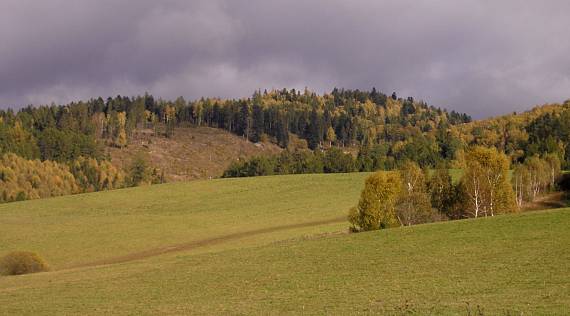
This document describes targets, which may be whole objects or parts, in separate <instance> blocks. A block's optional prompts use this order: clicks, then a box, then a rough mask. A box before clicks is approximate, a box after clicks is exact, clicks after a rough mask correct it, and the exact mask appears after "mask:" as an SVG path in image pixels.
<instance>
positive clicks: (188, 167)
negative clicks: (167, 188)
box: [107, 127, 281, 182]
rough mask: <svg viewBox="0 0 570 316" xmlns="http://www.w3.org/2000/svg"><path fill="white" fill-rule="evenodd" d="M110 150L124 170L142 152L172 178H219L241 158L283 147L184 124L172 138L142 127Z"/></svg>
mask: <svg viewBox="0 0 570 316" xmlns="http://www.w3.org/2000/svg"><path fill="white" fill-rule="evenodd" d="M107 151H108V152H109V154H110V156H111V163H112V164H113V165H115V166H117V167H119V168H122V169H124V170H128V168H129V166H130V165H131V162H132V160H133V158H134V157H136V156H138V155H142V156H143V157H144V158H145V159H146V160H147V161H148V162H149V163H150V165H151V166H153V167H155V168H158V169H159V170H160V171H162V172H164V173H165V176H166V180H167V181H168V182H171V181H186V180H194V179H208V178H218V177H220V176H221V175H222V174H223V172H224V170H226V169H227V168H228V167H229V166H230V164H231V163H232V162H234V161H236V160H237V159H247V158H251V157H253V156H263V155H273V154H278V153H279V152H280V151H281V148H279V147H278V146H277V145H274V144H271V143H268V142H265V143H256V144H254V143H252V142H249V141H247V140H245V139H244V138H243V137H239V136H237V135H234V134H231V133H229V132H227V131H224V130H222V129H217V128H210V127H181V128H176V129H175V130H174V131H173V134H172V135H171V137H169V138H165V137H159V136H154V135H153V133H152V132H151V131H148V130H143V131H139V132H138V133H136V134H135V136H133V137H132V138H131V140H130V141H129V145H128V147H124V148H117V147H112V146H109V147H107Z"/></svg>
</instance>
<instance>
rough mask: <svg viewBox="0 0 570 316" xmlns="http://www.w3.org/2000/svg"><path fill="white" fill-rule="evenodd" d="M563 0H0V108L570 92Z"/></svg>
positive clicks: (491, 108) (480, 110)
mask: <svg viewBox="0 0 570 316" xmlns="http://www.w3.org/2000/svg"><path fill="white" fill-rule="evenodd" d="M569 13H570V1H567V0H550V1H538V0H536V1H520V0H504V1H490V0H488V1H487V0H472V1H469V0H465V1H459V0H429V1H427V0H392V1H382V0H351V1H348V0H344V1H339V0H304V1H302V0H275V1H273V0H247V1H246V0H227V1H223V0H220V1H217V0H204V1H200V0H194V1H176V0H171V1H169V0H164V1H154V0H136V1H134V0H133V1H122V0H42V1H37V0H2V1H0V107H2V108H6V107H20V106H23V105H27V104H35V105H38V104H49V103H51V102H56V103H67V102H70V101H73V100H77V99H88V98H90V97H96V96H103V97H106V96H110V95H113V96H114V95H117V94H121V95H129V96H131V95H137V94H143V93H144V92H145V91H148V92H149V93H152V94H154V95H155V96H157V97H162V98H175V97H177V96H180V95H182V96H184V97H186V98H188V99H195V98H199V97H201V96H218V97H244V96H249V95H251V94H252V92H253V91H254V90H256V89H265V88H267V89H270V88H283V87H288V88H303V87H305V86H306V87H309V88H310V89H312V90H315V91H317V92H319V93H322V92H325V91H330V90H331V89H332V88H333V87H335V86H336V87H346V88H359V89H370V88H371V87H372V86H375V87H377V88H378V89H379V90H380V91H383V92H385V93H388V94H389V93H392V91H396V92H397V93H398V94H399V95H400V96H414V97H415V98H416V99H424V100H426V101H428V102H429V103H430V104H434V105H437V106H442V107H446V108H449V109H455V110H458V111H464V112H467V113H469V114H472V115H473V116H474V117H477V118H481V117H487V116H491V115H497V114H502V113H508V112H512V111H522V110H526V109H528V108H530V107H531V106H533V105H535V104H543V103H547V102H560V101H563V100H565V99H568V98H570V39H569V38H570V35H569V33H570V18H569V17H568V14H569Z"/></svg>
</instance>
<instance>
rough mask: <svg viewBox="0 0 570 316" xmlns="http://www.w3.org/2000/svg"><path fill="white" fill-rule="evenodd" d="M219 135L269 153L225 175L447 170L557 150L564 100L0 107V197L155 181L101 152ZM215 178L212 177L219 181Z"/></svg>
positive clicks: (343, 96)
mask: <svg viewBox="0 0 570 316" xmlns="http://www.w3.org/2000/svg"><path fill="white" fill-rule="evenodd" d="M193 126H207V127H213V128H219V129H223V130H226V131H228V132H230V133H233V134H236V135H239V136H241V137H243V138H244V139H246V140H248V141H251V142H254V143H258V142H261V143H267V142H271V143H274V144H277V145H279V146H280V147H282V148H283V149H284V151H283V152H282V153H281V154H280V155H278V156H275V157H255V158H253V159H251V160H247V161H236V162H235V163H234V164H233V165H232V166H231V167H230V168H229V169H228V170H227V171H226V172H225V173H224V176H229V177H231V176H252V175H264V174H285V173H308V172H348V171H372V170H392V169H397V168H399V167H400V166H401V164H402V163H404V162H405V161H414V162H416V163H417V164H418V165H419V166H420V167H422V168H434V167H438V168H439V167H442V166H445V167H453V165H454V164H457V163H460V162H461V160H462V157H463V156H464V152H465V150H466V149H467V148H468V147H470V146H472V145H480V146H485V147H495V148H497V149H498V150H499V151H501V152H504V153H506V155H507V156H508V157H509V159H510V160H511V162H513V163H523V162H524V161H525V160H527V159H528V158H531V157H534V156H545V155H546V154H554V155H556V156H557V157H559V159H560V160H561V161H562V165H563V167H568V166H570V152H567V151H566V148H567V145H568V142H569V139H570V138H569V136H570V135H569V133H570V103H569V102H566V103H565V104H564V105H549V106H543V107H538V108H535V109H534V110H533V111H530V112H526V113H523V114H519V115H517V114H512V115H507V116H503V117H499V118H494V119H490V120H483V121H472V120H471V117H470V116H468V115H467V114H463V113H457V112H455V111H451V112H449V111H447V110H445V109H441V108H438V107H435V106H431V105H428V104H427V103H426V102H424V101H418V100H415V99H414V98H412V97H405V98H401V97H398V96H397V95H396V93H393V94H391V95H386V94H383V93H381V92H379V91H377V90H376V89H375V88H373V89H372V90H371V91H360V90H346V89H336V88H335V89H334V90H333V91H331V92H330V93H325V94H323V95H318V94H316V93H314V92H311V91H309V90H307V89H305V90H304V91H298V90H295V89H291V90H287V89H283V90H272V91H263V92H262V91H256V92H255V93H254V94H253V95H252V97H250V98H244V99H218V98H202V99H199V100H195V101H186V100H185V99H184V98H182V97H180V98H177V99H176V100H174V101H168V100H162V99H155V98H154V97H153V96H152V95H149V94H145V95H144V96H136V97H125V96H117V97H114V98H107V99H106V100H105V99H103V98H97V99H91V100H87V101H79V102H72V103H70V104H66V105H54V104H52V105H49V106H45V105H44V106H28V107H26V108H23V109H20V110H18V111H14V110H10V109H9V110H2V111H0V191H1V192H0V201H2V202H8V201H16V200H24V199H33V198H42V197H49V196H56V195H63V194H73V193H79V192H91V191H99V190H107V189H114V188H120V187H126V186H136V185H141V184H151V183H160V182H163V181H164V176H163V174H161V170H158V169H157V168H153V166H150V165H149V164H148V162H146V161H144V159H136V160H135V161H134V162H133V163H132V165H131V166H130V167H129V168H128V169H126V170H122V169H121V168H118V167H117V166H114V165H113V164H112V163H111V162H110V155H109V154H108V149H109V148H110V147H115V148H120V149H121V150H125V151H128V150H129V143H130V141H131V140H132V139H133V138H134V137H135V136H136V135H137V134H139V133H143V132H146V133H149V132H150V133H152V134H153V135H155V136H160V137H166V138H168V137H171V136H172V134H173V132H174V130H175V129H176V128H178V127H193ZM220 176H222V175H220Z"/></svg>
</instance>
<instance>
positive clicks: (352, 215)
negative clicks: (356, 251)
mask: <svg viewBox="0 0 570 316" xmlns="http://www.w3.org/2000/svg"><path fill="white" fill-rule="evenodd" d="M401 183H402V181H401V179H400V176H399V175H398V173H396V172H376V173H374V174H372V175H371V176H369V177H368V178H367V179H366V182H365V186H364V190H362V193H361V194H360V200H359V201H358V205H357V206H356V207H353V208H351V209H350V211H349V215H348V220H349V222H350V224H351V225H352V226H351V230H353V231H367V230H375V229H380V228H388V227H393V226H399V225H400V223H399V222H398V219H397V217H396V211H395V205H396V200H397V198H398V195H399V194H400V190H401Z"/></svg>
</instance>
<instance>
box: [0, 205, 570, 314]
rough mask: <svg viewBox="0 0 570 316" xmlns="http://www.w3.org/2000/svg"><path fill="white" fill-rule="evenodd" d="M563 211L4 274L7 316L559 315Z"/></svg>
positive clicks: (566, 280)
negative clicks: (38, 315) (10, 315)
mask: <svg viewBox="0 0 570 316" xmlns="http://www.w3.org/2000/svg"><path fill="white" fill-rule="evenodd" d="M568 227H570V209H562V210H556V211H546V212H535V213H525V214H520V215H510V216H497V217H495V218H486V219H485V218H483V219H477V220H465V221H456V222H447V223H437V224H429V225H419V226H415V227H407V228H396V229H389V230H384V231H377V232H369V233H359V234H351V235H339V236H325V237H322V238H317V239H309V240H290V241H288V242H281V243H274V244H270V245H265V246H261V247H255V248H251V247H248V248H242V249H234V250H227V251H221V252H215V253H203V254H192V253H179V254H170V255H166V256H161V257H155V258H152V259H147V260H143V261H136V262H130V263H124V264H117V265H110V266H100V267H92V268H86V269H80V270H64V271H58V272H51V273H43V274H36V275H28V276H21V277H10V278H5V279H4V280H2V282H0V306H1V308H2V309H3V310H4V311H5V312H6V313H24V314H26V313H28V314H35V313H42V314H106V313H112V314H183V313H193V314H376V313H379V314H397V315H401V314H418V315H428V314H432V315H467V314H468V310H470V311H471V315H479V314H477V312H478V311H481V312H482V314H483V315H567V314H568V313H569V312H570V265H568V262H569V260H570V247H569V246H568V245H569V244H570V243H569V241H570V230H568Z"/></svg>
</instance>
